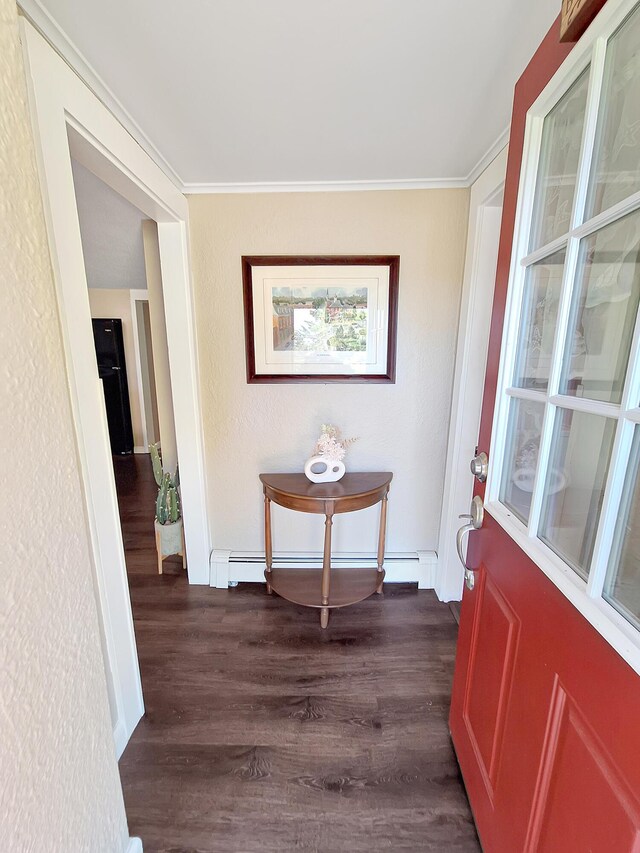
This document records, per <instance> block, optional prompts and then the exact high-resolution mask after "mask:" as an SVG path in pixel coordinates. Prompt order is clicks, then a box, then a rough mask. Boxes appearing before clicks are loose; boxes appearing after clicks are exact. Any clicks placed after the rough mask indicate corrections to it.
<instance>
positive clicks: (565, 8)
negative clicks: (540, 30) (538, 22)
mask: <svg viewBox="0 0 640 853" xmlns="http://www.w3.org/2000/svg"><path fill="white" fill-rule="evenodd" d="M605 2H606V0H562V11H561V13H560V41H561V42H574V41H578V39H579V38H580V36H581V35H582V33H583V32H584V31H585V30H586V29H587V27H588V26H589V24H590V23H591V21H593V19H594V18H595V16H596V15H597V14H598V12H599V11H600V9H602V7H603V6H604V4H605Z"/></svg>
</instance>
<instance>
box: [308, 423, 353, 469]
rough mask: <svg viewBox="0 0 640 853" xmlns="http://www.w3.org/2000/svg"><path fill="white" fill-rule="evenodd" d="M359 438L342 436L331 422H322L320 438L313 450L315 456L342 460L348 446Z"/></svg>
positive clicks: (334, 460) (335, 460)
mask: <svg viewBox="0 0 640 853" xmlns="http://www.w3.org/2000/svg"><path fill="white" fill-rule="evenodd" d="M357 440H358V439H357V438H340V430H339V429H338V428H337V427H335V426H332V425H331V424H322V427H321V431H320V438H319V439H318V440H317V442H316V446H315V448H314V451H313V455H314V456H323V457H324V458H325V459H329V460H331V461H332V462H341V461H342V460H343V459H344V457H345V454H346V452H347V448H348V447H349V446H350V445H352V444H353V442H354V441H357Z"/></svg>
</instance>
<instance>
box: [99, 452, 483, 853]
mask: <svg viewBox="0 0 640 853" xmlns="http://www.w3.org/2000/svg"><path fill="white" fill-rule="evenodd" d="M146 466H148V469H149V470H148V471H147V468H146ZM115 467H116V472H117V481H118V487H119V494H120V504H121V515H122V519H123V532H124V539H125V546H126V556H127V564H128V567H129V583H130V589H131V598H132V606H133V614H134V620H135V629H136V638H137V643H138V651H139V657H140V666H141V672H142V685H143V691H144V699H145V705H146V715H145V717H144V718H143V719H142V720H141V722H140V724H139V725H138V727H137V729H136V731H135V733H134V735H133V737H132V739H131V741H130V743H129V745H128V747H127V749H126V750H125V753H124V755H123V757H122V759H121V761H120V772H121V777H122V783H123V788H124V795H125V803H126V808H127V816H128V820H129V828H130V832H131V834H132V835H138V836H140V837H141V838H142V841H143V844H144V849H145V851H149V853H150V851H156V853H160V851H163V853H169V851H172V853H177V851H200V853H222V851H225V853H254V851H255V853H257V851H289V850H307V851H318V853H334V851H335V853H338V851H340V852H341V851H353V853H365V851H366V853H369V851H371V853H373V852H374V851H383V850H388V851H394V853H395V851H415V853H418V851H437V853H445V852H448V851H464V852H465V853H466V852H467V851H477V850H479V849H480V848H479V845H478V842H477V837H476V834H475V829H474V826H473V822H472V820H471V815H470V811H469V806H468V803H467V799H466V796H465V793H464V789H463V786H462V783H461V780H460V776H459V773H458V768H457V764H456V761H455V758H454V755H453V751H452V748H451V743H450V740H449V735H448V724H447V715H448V708H449V696H450V690H451V679H452V672H453V660H454V654H455V640H456V624H455V621H454V619H453V616H452V614H451V611H450V610H449V608H448V607H447V606H446V605H444V604H440V603H439V602H438V601H437V599H436V597H435V595H434V594H433V593H432V592H431V591H428V592H418V591H417V590H416V588H415V587H414V586H411V585H406V586H405V585H387V586H386V587H385V593H384V598H383V599H381V598H380V597H378V596H373V597H372V598H370V599H368V600H367V601H364V602H362V603H361V604H359V605H356V606H354V607H351V608H349V609H348V610H344V611H336V612H335V613H334V614H333V615H332V618H331V622H330V625H329V628H328V630H327V631H325V632H321V631H320V629H319V627H318V623H317V615H316V614H315V613H313V612H312V611H310V610H308V609H306V608H299V607H296V606H294V605H291V604H289V603H287V602H285V601H283V600H282V599H280V598H278V597H277V596H273V597H269V596H267V595H266V594H265V589H264V587H263V586H262V585H257V584H243V585H241V586H240V587H238V588H236V589H231V590H214V589H209V588H207V587H201V586H200V587H198V586H191V587H190V586H189V585H188V584H187V582H186V576H185V574H184V573H182V571H181V568H180V563H179V562H178V561H176V562H175V564H174V565H173V566H171V567H170V566H167V573H166V574H165V575H163V576H162V577H160V576H158V575H157V573H156V567H155V550H154V539H153V527H152V513H153V498H154V494H155V485H154V482H153V477H152V476H151V472H150V465H148V457H137V458H136V457H133V458H132V457H129V458H127V459H117V460H115ZM148 530H149V531H150V533H148V532H147V531H148Z"/></svg>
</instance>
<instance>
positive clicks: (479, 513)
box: [456, 495, 484, 590]
mask: <svg viewBox="0 0 640 853" xmlns="http://www.w3.org/2000/svg"><path fill="white" fill-rule="evenodd" d="M460 518H468V519H469V521H468V522H467V523H466V524H463V525H462V527H461V528H460V530H458V532H457V533H456V550H457V552H458V557H459V558H460V562H461V563H462V565H463V566H464V582H465V584H466V586H467V589H469V590H472V589H473V587H474V585H475V581H476V576H475V572H474V571H473V569H470V568H468V566H467V564H466V562H465V559H464V554H463V553H462V543H463V542H464V537H465V536H466V535H467V533H469V531H471V530H479V529H480V528H481V527H482V522H483V521H484V504H483V503H482V498H481V497H480V496H479V495H476V496H475V498H474V499H473V500H472V501H471V512H470V513H469V514H466V515H461V516H460Z"/></svg>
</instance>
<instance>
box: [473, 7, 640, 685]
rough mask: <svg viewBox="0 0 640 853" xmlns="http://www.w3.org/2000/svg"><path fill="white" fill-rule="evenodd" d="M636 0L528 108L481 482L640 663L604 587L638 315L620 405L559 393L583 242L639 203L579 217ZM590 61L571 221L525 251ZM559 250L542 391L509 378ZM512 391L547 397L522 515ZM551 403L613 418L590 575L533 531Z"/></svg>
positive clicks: (613, 15)
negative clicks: (614, 49) (572, 96)
mask: <svg viewBox="0 0 640 853" xmlns="http://www.w3.org/2000/svg"><path fill="white" fill-rule="evenodd" d="M639 5H640V4H639V3H638V0H618V2H616V0H610V2H609V3H608V4H607V5H606V6H605V7H604V9H603V11H602V12H601V13H600V15H599V16H598V17H597V18H596V20H595V21H594V23H593V24H592V25H591V27H590V28H589V30H588V31H587V33H586V34H585V35H584V36H583V38H582V39H581V41H580V42H579V43H578V44H577V45H576V46H575V47H574V49H573V50H572V52H571V53H570V54H569V56H568V57H567V59H566V60H565V62H564V63H563V65H562V66H561V67H560V69H559V70H558V72H557V73H556V74H555V75H554V77H553V78H552V80H551V81H550V82H549V84H548V85H547V86H546V88H545V90H544V91H543V92H542V94H541V95H540V97H539V98H538V99H537V100H536V102H535V103H534V104H533V105H532V107H531V108H530V110H529V112H528V115H527V120H526V128H525V139H524V149H523V159H522V169H521V176H520V187H519V192H518V206H517V211H516V219H515V230H514V243H513V250H512V258H511V269H510V274H509V290H508V297H507V305H506V311H505V324H504V331H503V340H502V350H501V360H500V369H499V375H498V385H497V393H496V405H495V411H494V420H493V430H492V440H491V448H490V459H491V465H490V472H489V478H488V482H487V491H486V509H487V511H488V512H489V513H490V514H491V515H492V516H493V517H494V518H495V519H496V521H498V523H499V524H500V525H501V526H502V527H503V528H504V529H505V531H506V532H507V533H508V534H509V535H510V536H511V537H512V538H513V539H514V540H515V542H516V543H517V544H518V545H519V546H520V547H521V548H522V550H523V551H525V553H526V554H527V555H528V556H529V557H530V558H531V559H532V560H533V561H534V562H535V563H536V564H537V565H538V566H539V567H540V569H541V570H542V571H543V572H544V573H545V574H546V575H547V576H548V577H549V578H550V579H551V580H552V581H553V583H555V585H556V586H557V587H558V588H559V589H560V591H561V592H562V593H564V594H565V595H566V597H567V598H568V599H569V600H570V601H571V602H572V603H573V605H574V606H575V607H576V608H577V609H578V610H579V611H580V612H581V613H582V614H583V616H585V618H586V619H587V620H588V621H589V622H590V623H591V624H592V625H593V626H594V628H595V629H596V630H597V631H598V632H599V633H600V634H601V635H602V636H603V637H604V639H605V640H607V641H608V642H609V643H610V644H611V645H612V646H613V647H614V648H615V649H616V650H617V651H618V653H619V654H620V655H621V656H622V657H623V658H624V659H625V660H626V661H627V662H628V663H629V664H630V665H631V666H632V667H633V668H634V669H635V671H636V672H638V673H640V632H639V631H638V630H637V629H636V628H635V627H634V626H633V625H632V624H631V623H630V622H629V621H627V619H626V618H625V617H624V616H622V615H621V613H619V612H618V610H616V609H615V608H614V607H613V606H612V605H610V604H609V603H608V602H607V601H605V600H604V598H603V597H602V594H603V588H604V583H605V578H606V574H607V568H608V563H609V557H610V553H611V549H612V545H613V536H614V531H615V526H616V521H617V518H618V512H619V509H620V505H621V500H622V494H623V488H624V484H625V478H626V474H627V468H628V465H629V461H630V455H631V447H632V442H633V436H634V430H635V428H636V426H637V425H638V424H640V406H639V405H638V404H639V403H640V322H639V321H638V318H636V322H635V328H634V333H633V339H632V344H631V351H630V355H629V366H628V370H627V374H626V378H625V382H624V387H623V392H622V398H621V401H620V404H619V405H618V404H614V403H606V402H600V401H597V400H590V399H587V398H585V397H576V396H570V395H567V394H561V393H560V385H561V372H562V364H563V358H564V355H565V343H566V335H567V333H568V332H569V327H570V324H569V319H570V311H571V305H572V296H573V291H574V288H576V287H579V286H580V280H579V277H578V276H577V270H578V260H579V249H580V243H581V241H582V240H583V239H585V238H588V237H589V236H590V235H592V234H594V233H595V232H597V231H599V230H600V229H602V228H604V227H605V226H607V225H609V224H611V223H613V222H616V221H618V220H620V219H622V217H624V216H625V215H627V214H629V213H631V212H633V211H636V210H640V191H639V192H636V193H634V194H633V195H631V196H629V197H628V198H626V199H624V200H623V201H620V202H619V203H617V204H615V205H614V206H613V207H610V208H608V209H607V210H604V211H602V212H601V213H599V214H597V215H596V216H593V217H591V218H589V219H587V220H586V221H585V220H584V217H585V213H586V209H587V191H588V184H589V174H590V171H591V168H592V164H593V160H594V158H593V154H594V148H595V145H596V130H597V121H598V109H599V106H600V102H601V92H602V87H603V81H604V75H605V60H606V54H607V45H608V42H609V40H610V38H611V37H612V36H613V35H614V34H615V33H616V31H617V30H618V28H619V27H620V26H621V24H622V23H623V22H624V21H625V20H626V18H627V17H628V16H629V15H630V14H631V13H632V12H633V10H634V9H635V8H636V7H638V6H639ZM587 69H589V72H588V73H589V84H588V92H587V100H586V110H585V119H584V124H583V132H582V139H581V148H580V156H579V162H578V170H577V180H576V187H575V195H574V201H573V209H572V213H571V219H570V227H569V230H568V231H567V232H566V233H565V234H563V235H562V236H560V237H558V238H556V239H554V240H552V241H551V242H549V243H547V244H546V245H544V246H541V247H539V248H536V249H535V251H529V238H530V233H531V228H532V224H533V210H534V197H535V191H536V178H537V173H538V162H539V159H540V156H541V148H542V131H543V124H544V120H545V118H546V116H547V115H548V113H549V112H550V111H551V110H552V109H553V107H554V106H555V105H556V104H557V103H558V101H559V100H560V99H561V98H562V96H563V95H564V94H565V93H566V92H567V91H568V90H569V89H570V88H571V86H572V85H573V83H575V81H576V80H577V79H578V78H579V77H580V75H581V74H582V73H583V72H584V71H585V70H587ZM559 250H564V251H565V253H566V254H565V264H564V272H563V279H562V286H561V291H560V301H559V305H558V314H557V320H556V329H555V337H554V343H553V351H552V360H551V366H550V374H549V380H548V386H547V390H546V392H545V391H542V390H535V389H530V388H523V387H515V385H514V384H512V382H513V377H514V373H515V369H516V358H517V345H518V337H519V331H520V315H521V309H522V306H523V300H524V288H525V277H526V273H527V270H528V269H529V268H530V267H531V266H532V264H535V263H536V262H539V261H541V260H544V259H545V258H548V257H550V256H551V255H553V254H554V253H555V252H558V251H559ZM513 398H516V399H520V400H525V401H532V402H536V403H540V404H544V407H545V412H544V419H543V425H542V431H541V435H540V446H539V452H538V465H537V472H536V477H535V481H534V485H533V493H532V498H531V506H530V511H529V518H528V522H527V523H526V524H525V523H523V521H521V520H520V518H518V516H517V515H516V514H514V512H513V511H511V510H510V509H509V508H508V506H506V505H505V504H503V503H501V502H500V499H499V497H500V488H501V483H502V473H503V466H504V465H505V464H507V460H506V459H505V448H506V446H507V434H508V433H507V431H508V422H509V410H510V402H511V400H512V399H513ZM558 410H564V411H567V410H569V411H574V412H584V413H586V414H592V415H600V416H604V417H606V418H609V419H611V420H612V421H614V422H615V424H616V430H615V438H614V442H613V449H612V454H611V461H610V464H609V471H608V475H607V480H606V486H605V491H604V499H603V504H602V509H601V512H600V519H599V525H598V531H597V535H596V540H595V544H594V549H593V555H592V558H591V562H590V566H586V567H585V568H586V569H587V571H588V580H587V581H585V580H584V579H583V578H582V577H581V576H580V575H579V574H578V573H577V572H576V571H575V570H574V569H573V568H571V567H570V565H569V564H568V563H567V562H565V561H564V560H563V559H562V558H561V557H560V556H558V555H557V554H556V553H555V551H553V550H552V549H551V548H550V547H548V546H547V545H546V544H545V543H544V542H543V541H542V540H541V539H540V538H539V537H538V530H539V525H540V518H541V512H542V507H543V497H544V494H543V492H544V486H545V482H546V478H547V472H548V467H549V464H550V455H551V442H552V437H553V430H554V424H555V417H556V412H557V411H558ZM595 461H596V460H590V459H585V465H589V464H595Z"/></svg>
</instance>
